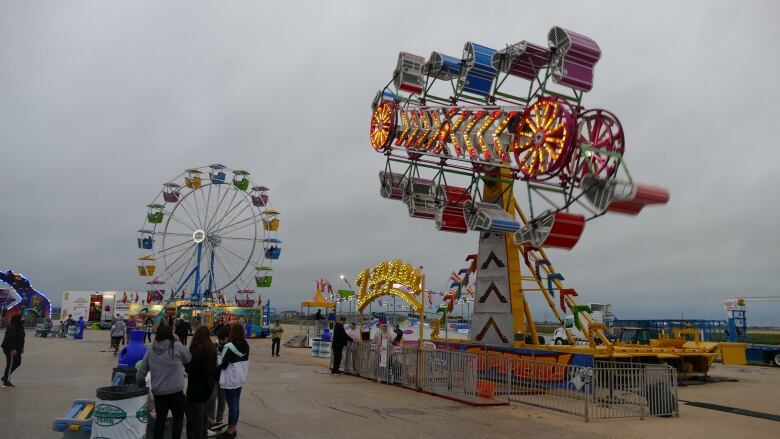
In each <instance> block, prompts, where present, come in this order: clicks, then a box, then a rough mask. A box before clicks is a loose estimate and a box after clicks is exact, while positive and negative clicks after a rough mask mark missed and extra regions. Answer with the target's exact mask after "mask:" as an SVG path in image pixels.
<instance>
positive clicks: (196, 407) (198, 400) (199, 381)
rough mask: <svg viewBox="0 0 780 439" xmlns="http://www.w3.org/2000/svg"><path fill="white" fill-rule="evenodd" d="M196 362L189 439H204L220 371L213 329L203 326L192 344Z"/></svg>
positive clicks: (190, 384)
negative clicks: (217, 374) (218, 370)
mask: <svg viewBox="0 0 780 439" xmlns="http://www.w3.org/2000/svg"><path fill="white" fill-rule="evenodd" d="M190 355H191V356H192V359H191V360H190V362H189V363H187V365H186V366H184V370H186V371H187V410H186V411H187V439H203V438H204V437H206V434H207V432H208V417H207V416H206V409H207V408H208V402H209V398H211V392H212V391H213V390H214V378H215V376H216V369H217V348H216V347H214V343H212V342H211V338H210V337H209V328H208V327H206V326H200V327H199V328H198V329H196V330H195V334H193V336H192V343H190Z"/></svg>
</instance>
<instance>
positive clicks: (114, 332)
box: [111, 314, 127, 355]
mask: <svg viewBox="0 0 780 439" xmlns="http://www.w3.org/2000/svg"><path fill="white" fill-rule="evenodd" d="M125 329H127V326H126V325H125V321H124V320H122V318H121V317H119V314H117V319H116V321H115V322H114V324H113V325H111V347H112V348H114V355H116V353H117V351H119V342H120V341H121V340H122V338H124V336H125Z"/></svg>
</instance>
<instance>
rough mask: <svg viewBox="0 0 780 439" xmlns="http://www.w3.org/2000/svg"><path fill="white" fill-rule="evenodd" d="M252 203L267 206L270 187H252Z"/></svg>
mask: <svg viewBox="0 0 780 439" xmlns="http://www.w3.org/2000/svg"><path fill="white" fill-rule="evenodd" d="M251 196H252V204H254V205H255V206H257V207H265V205H266V204H268V188H267V187H265V186H254V187H252V195H251Z"/></svg>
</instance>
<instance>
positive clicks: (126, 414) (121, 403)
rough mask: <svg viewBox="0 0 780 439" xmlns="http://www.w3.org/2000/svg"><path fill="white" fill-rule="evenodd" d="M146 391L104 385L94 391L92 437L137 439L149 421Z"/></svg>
mask: <svg viewBox="0 0 780 439" xmlns="http://www.w3.org/2000/svg"><path fill="white" fill-rule="evenodd" d="M148 394H149V389H147V388H146V387H137V386H127V385H123V386H108V387H100V388H98V389H97V405H96V406H95V411H94V413H93V414H92V419H93V423H92V436H91V437H92V438H112V439H141V438H143V437H144V436H145V435H146V424H147V423H148V422H149V405H148Z"/></svg>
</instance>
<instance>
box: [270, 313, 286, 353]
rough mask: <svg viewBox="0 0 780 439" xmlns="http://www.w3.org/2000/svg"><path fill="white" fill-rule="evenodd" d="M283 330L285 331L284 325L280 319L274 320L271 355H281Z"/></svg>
mask: <svg viewBox="0 0 780 439" xmlns="http://www.w3.org/2000/svg"><path fill="white" fill-rule="evenodd" d="M283 332H284V328H282V325H280V324H279V320H276V321H275V322H274V325H273V326H271V356H272V357H278V356H279V347H280V346H281V344H282V333H283Z"/></svg>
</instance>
